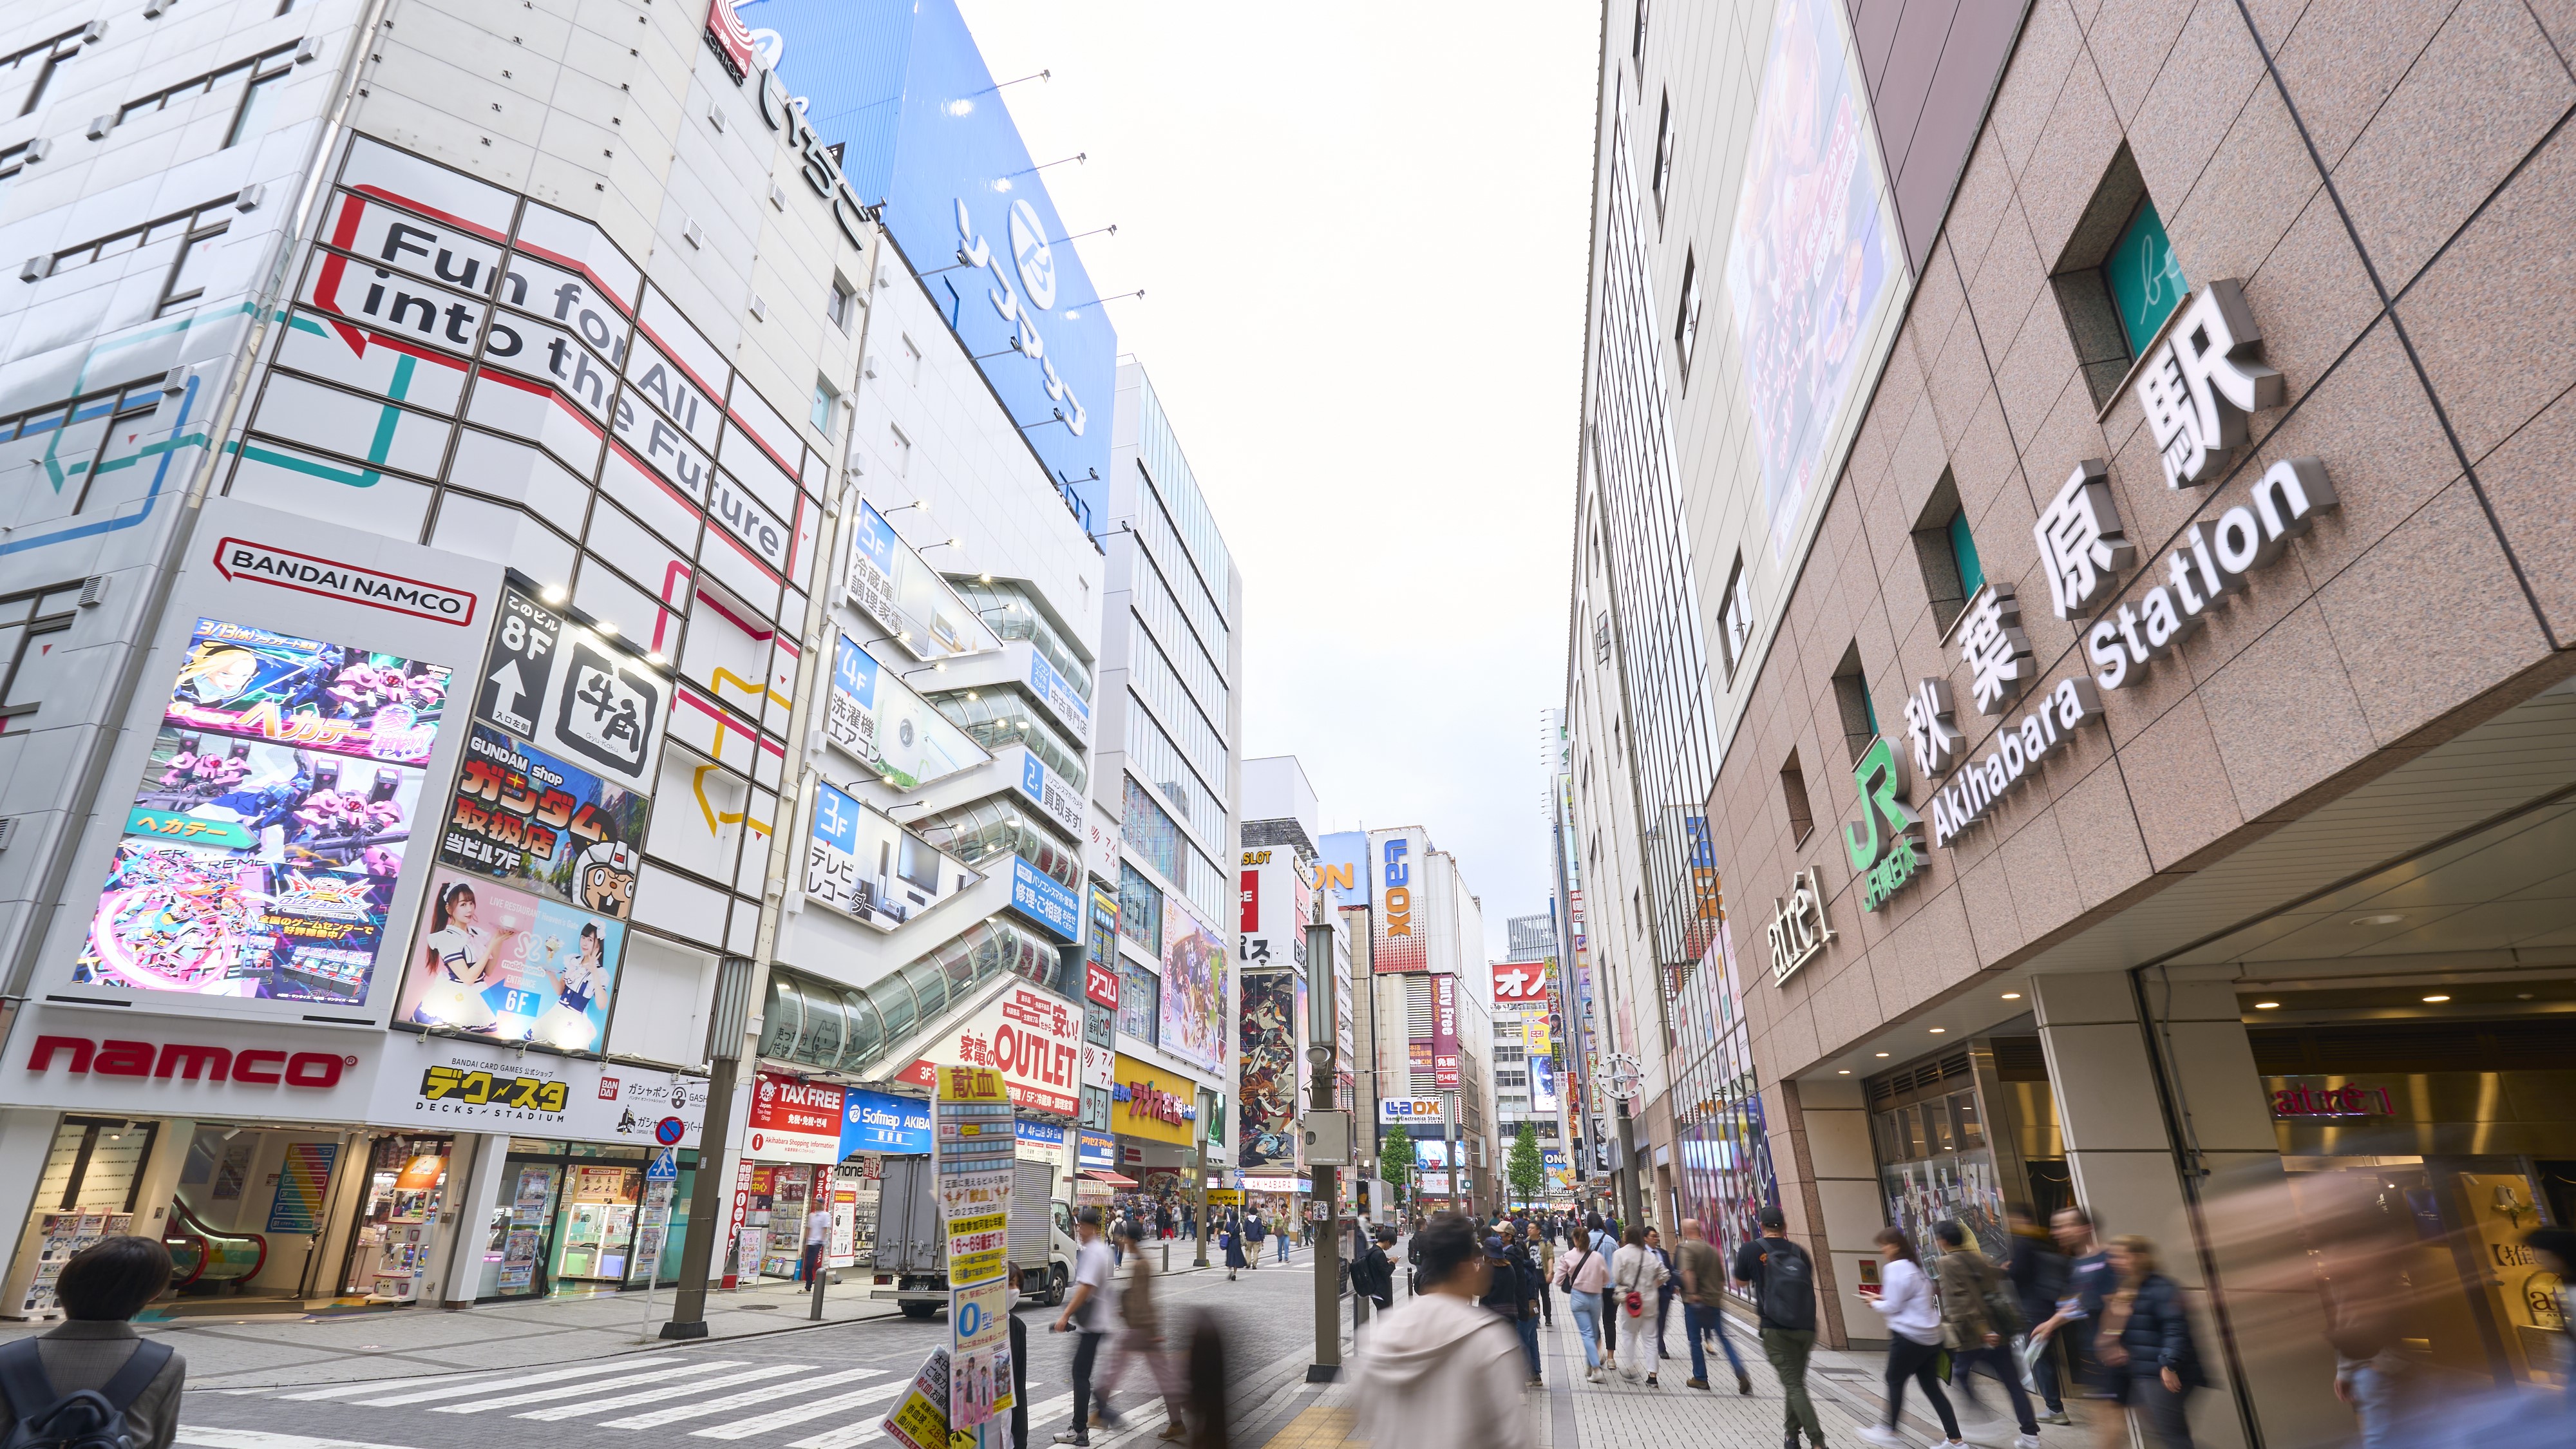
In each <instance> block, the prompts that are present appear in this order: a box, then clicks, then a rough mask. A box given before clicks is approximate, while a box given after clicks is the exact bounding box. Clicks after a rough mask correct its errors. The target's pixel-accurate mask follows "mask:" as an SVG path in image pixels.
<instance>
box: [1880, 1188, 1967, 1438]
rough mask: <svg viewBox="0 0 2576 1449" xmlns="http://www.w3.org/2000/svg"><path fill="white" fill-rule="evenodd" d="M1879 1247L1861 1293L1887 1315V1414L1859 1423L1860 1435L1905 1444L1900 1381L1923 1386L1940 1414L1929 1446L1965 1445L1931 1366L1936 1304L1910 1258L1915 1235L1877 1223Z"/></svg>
mask: <svg viewBox="0 0 2576 1449" xmlns="http://www.w3.org/2000/svg"><path fill="white" fill-rule="evenodd" d="M1875 1241H1876V1242H1877V1244H1878V1246H1879V1248H1880V1250H1881V1252H1882V1262H1881V1265H1880V1267H1879V1270H1878V1283H1877V1286H1875V1287H1872V1286H1871V1285H1869V1284H1866V1283H1864V1284H1862V1285H1861V1289H1860V1295H1861V1298H1862V1299H1863V1300H1864V1301H1865V1302H1867V1303H1868V1304H1869V1305H1870V1306H1871V1307H1873V1308H1875V1309H1877V1310H1878V1312H1879V1316H1880V1317H1882V1318H1885V1319H1886V1320H1887V1418H1886V1420H1885V1421H1884V1422H1882V1423H1880V1424H1876V1425H1872V1426H1868V1427H1865V1428H1863V1429H1862V1430H1861V1431H1860V1436H1861V1437H1862V1438H1864V1439H1867V1440H1868V1441H1869V1442H1871V1443H1872V1444H1877V1445H1881V1446H1884V1449H1908V1444H1909V1441H1907V1440H1905V1439H1904V1438H1901V1437H1900V1436H1899V1435H1898V1434H1897V1430H1896V1426H1897V1423H1898V1422H1899V1420H1900V1419H1901V1418H1902V1416H1903V1415H1904V1412H1905V1385H1906V1383H1907V1382H1908V1381H1909V1380H1911V1381H1912V1382H1914V1383H1917V1384H1920V1385H1922V1386H1923V1396H1924V1397H1925V1398H1927V1399H1930V1400H1931V1401H1932V1412H1933V1413H1935V1414H1937V1415H1939V1416H1940V1419H1941V1436H1942V1437H1941V1442H1940V1443H1939V1444H1937V1445H1935V1446H1934V1449H1965V1445H1966V1444H1967V1441H1966V1440H1964V1439H1962V1438H1960V1437H1959V1416H1958V1414H1957V1412H1956V1411H1954V1410H1953V1409H1951V1407H1950V1397H1949V1395H1947V1394H1944V1393H1942V1392H1941V1383H1940V1380H1938V1379H1936V1378H1934V1377H1933V1376H1932V1365H1933V1364H1934V1363H1936V1362H1937V1361H1939V1359H1940V1357H1941V1347H1942V1344H1941V1305H1940V1304H1939V1303H1938V1302H1937V1301H1935V1300H1934V1298H1933V1296H1932V1280H1931V1279H1930V1278H1927V1277H1925V1276H1924V1273H1923V1269H1922V1267H1921V1266H1920V1265H1919V1264H1918V1263H1916V1261H1915V1253H1914V1240H1913V1239H1912V1238H1909V1237H1907V1236H1906V1235H1905V1230H1904V1229H1903V1228H1881V1229H1879V1230H1878V1237H1877V1238H1876V1240H1875Z"/></svg>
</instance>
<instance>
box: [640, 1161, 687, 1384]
mask: <svg viewBox="0 0 2576 1449" xmlns="http://www.w3.org/2000/svg"><path fill="white" fill-rule="evenodd" d="M679 1183H680V1149H678V1148H676V1147H665V1148H663V1149H662V1150H661V1151H659V1152H656V1153H654V1154H653V1161H652V1162H651V1163H650V1164H649V1165H647V1166H646V1167H645V1169H644V1204H645V1206H644V1216H645V1219H646V1226H653V1225H654V1224H653V1223H652V1222H651V1219H652V1216H653V1214H654V1213H655V1212H656V1211H657V1210H658V1211H659V1212H660V1213H661V1215H662V1221H661V1223H660V1224H659V1227H660V1231H659V1232H658V1233H656V1234H655V1235H654V1237H653V1263H652V1266H651V1267H649V1268H647V1269H645V1270H644V1326H643V1333H642V1338H643V1341H644V1342H646V1343H650V1342H652V1341H653V1290H654V1289H655V1288H657V1287H659V1286H660V1285H661V1282H662V1248H663V1245H664V1244H665V1243H667V1242H668V1241H669V1240H670V1233H671V1198H672V1196H673V1195H674V1194H675V1193H677V1191H678V1190H679ZM656 1199H658V1200H659V1201H658V1203H657V1202H656ZM637 1236H638V1237H641V1236H643V1234H642V1232H641V1231H640V1230H639V1231H638V1233H637Z"/></svg>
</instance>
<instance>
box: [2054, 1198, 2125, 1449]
mask: <svg viewBox="0 0 2576 1449" xmlns="http://www.w3.org/2000/svg"><path fill="white" fill-rule="evenodd" d="M2048 1231H2049V1235H2050V1236H2051V1237H2053V1238H2055V1239H2056V1240H2057V1247H2058V1251H2059V1252H2061V1253H2064V1254H2065V1255H2066V1257H2067V1260H2068V1261H2067V1264H2066V1291H2065V1293H2064V1295H2063V1296H2061V1297H2060V1298H2059V1299H2058V1302H2057V1311H2056V1312H2055V1313H2054V1314H2051V1315H2050V1316H2049V1318H2048V1319H2047V1320H2046V1321H2045V1322H2043V1323H2041V1324H2040V1325H2039V1326H2038V1327H2037V1328H2034V1329H2032V1330H2031V1331H2030V1336H2031V1337H2032V1338H2034V1339H2038V1340H2040V1341H2042V1342H2045V1343H2049V1344H2061V1343H2062V1344H2063V1345H2064V1346H2065V1350H2066V1358H2067V1362H2068V1364H2069V1365H2070V1366H2071V1367H2072V1368H2073V1370H2074V1374H2075V1382H2076V1384H2077V1385H2078V1386H2079V1387H2081V1388H2082V1389H2084V1390H2085V1392H2086V1393H2087V1394H2089V1395H2090V1396H2091V1397H2093V1398H2095V1399H2107V1400H2109V1401H2110V1405H2109V1407H2108V1408H2107V1409H2106V1410H2105V1411H2104V1412H2101V1413H2098V1414H2095V1415H2093V1416H2092V1417H2093V1420H2094V1425H2093V1428H2094V1438H2095V1440H2096V1441H2097V1442H2098V1443H2099V1444H2100V1445H2102V1446H2103V1449H2126V1446H2127V1444H2128V1442H2129V1430H2128V1425H2127V1422H2126V1420H2125V1419H2124V1417H2123V1415H2122V1412H2121V1408H2120V1406H2121V1404H2122V1403H2124V1402H2125V1400H2124V1399H2123V1398H2122V1397H2121V1396H2122V1394H2123V1393H2125V1391H2126V1384H2127V1376H2126V1375H2124V1374H2121V1373H2118V1372H2115V1371H2113V1370H2112V1369H2110V1368H2108V1367H2107V1366H2105V1365H2104V1364H2103V1363H2102V1362H2101V1360H2100V1359H2099V1358H2098V1357H2097V1356H2096V1354H2095V1353H2094V1345H2095V1341H2096V1339H2097V1337H2098V1334H2097V1329H2098V1328H2099V1326H2100V1320H2101V1316H2102V1305H2103V1304H2104V1303H2105V1302H2106V1301H2108V1300H2109V1298H2110V1296H2111V1291H2112V1289H2113V1288H2114V1287H2115V1286H2116V1283H2117V1280H2116V1278H2115V1276H2114V1274H2113V1270H2112V1267H2111V1252H2110V1249H2108V1248H2106V1247H2104V1246H2103V1245H2102V1241H2101V1239H2100V1238H2099V1237H2098V1236H2097V1235H2096V1233H2095V1230H2094V1225H2093V1215H2092V1214H2091V1213H2089V1212H2087V1211H2085V1210H2084V1209H2083V1208H2080V1207H2063V1208H2059V1209H2058V1210H2057V1214H2056V1216H2055V1217H2053V1218H2051V1219H2050V1220H2049V1225H2048Z"/></svg>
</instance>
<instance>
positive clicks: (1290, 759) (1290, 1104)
mask: <svg viewBox="0 0 2576 1449" xmlns="http://www.w3.org/2000/svg"><path fill="white" fill-rule="evenodd" d="M1242 813H1243V817H1244V818H1243V856H1242V875H1241V897H1242V918H1241V921H1240V922H1239V924H1238V929H1239V931H1240V934H1239V935H1238V937H1237V942H1238V948H1239V949H1238V950H1237V953H1236V959H1237V960H1239V961H1240V962H1241V963H1242V966H1243V1002H1244V1006H1243V1016H1242V1022H1241V1029H1240V1038H1241V1043H1242V1063H1243V1065H1242V1068H1241V1071H1240V1073H1239V1078H1240V1085H1241V1092H1240V1096H1241V1100H1242V1110H1241V1111H1240V1113H1239V1114H1238V1116H1239V1119H1240V1120H1239V1124H1238V1126H1237V1129H1236V1144H1237V1155H1236V1164H1237V1166H1238V1167H1239V1168H1240V1170H1241V1171H1242V1173H1243V1186H1244V1189H1245V1190H1246V1191H1247V1192H1250V1193H1253V1194H1255V1195H1256V1196H1258V1195H1262V1194H1267V1195H1269V1196H1270V1197H1271V1198H1273V1199H1275V1200H1277V1204H1276V1205H1279V1206H1293V1205H1294V1204H1292V1203H1290V1202H1288V1201H1287V1200H1288V1199H1290V1198H1293V1197H1294V1196H1296V1195H1298V1194H1303V1193H1307V1192H1309V1191H1311V1190H1312V1189H1311V1175H1310V1174H1309V1173H1308V1172H1307V1163H1306V1160H1305V1155H1304V1154H1305V1147H1304V1139H1303V1136H1302V1133H1301V1130H1300V1124H1301V1123H1302V1122H1303V1120H1304V1118H1305V1116H1306V1114H1307V1112H1308V1111H1309V1110H1311V1108H1312V1106H1313V1103H1314V1100H1315V1098H1314V1086H1315V1070H1316V1068H1315V1064H1314V1063H1313V1061H1312V1060H1311V1058H1310V1057H1309V1056H1308V1052H1309V1051H1310V1050H1311V1049H1312V1048H1313V1047H1315V1046H1316V1045H1318V1044H1319V1043H1318V1042H1317V1040H1316V1037H1315V1032H1314V1020H1313V1012H1314V1009H1315V1008H1316V1006H1317V1005H1318V1004H1319V1003H1318V1002H1317V1001H1316V998H1315V993H1317V992H1330V993H1332V999H1333V1003H1334V1013H1333V1018H1332V1020H1333V1032H1332V1037H1331V1040H1330V1041H1329V1042H1327V1043H1323V1044H1326V1045H1330V1046H1331V1047H1332V1048H1333V1057H1332V1061H1331V1064H1330V1066H1329V1067H1328V1068H1327V1069H1326V1070H1327V1071H1328V1072H1329V1074H1330V1075H1329V1078H1328V1080H1329V1082H1330V1084H1331V1086H1332V1092H1333V1098H1332V1099H1333V1103H1334V1105H1335V1106H1336V1107H1337V1108H1338V1109H1340V1110H1342V1111H1349V1110H1350V1108H1351V1097H1352V1084H1353V1078H1352V1066H1353V1061H1352V1056H1351V1044H1352V1025H1351V1009H1350V1008H1351V1000H1352V997H1351V956H1350V942H1349V941H1348V939H1347V938H1346V937H1345V936H1344V934H1343V923H1342V921H1341V919H1340V917H1339V915H1338V913H1334V912H1329V911H1328V912H1326V913H1325V914H1324V919H1323V922H1322V923H1323V924H1324V925H1327V926H1329V927H1331V928H1332V931H1333V934H1332V937H1331V940H1332V950H1331V953H1330V957H1329V959H1318V958H1317V956H1316V955H1315V953H1314V950H1313V948H1312V946H1311V945H1310V943H1309V941H1308V937H1307V927H1308V925H1309V923H1311V922H1313V921H1314V920H1315V903H1316V894H1317V891H1318V890H1319V889H1320V888H1321V887H1322V885H1323V871H1322V869H1321V868H1320V864H1319V846H1318V843H1317V837H1318V835H1319V834H1320V831H1321V828H1322V826H1321V820H1322V816H1321V813H1320V811H1319V810H1318V809H1317V804H1316V798H1315V790H1314V787H1313V786H1312V785H1311V784H1309V783H1308V782H1307V779H1306V772H1305V767H1304V766H1303V765H1301V764H1300V763H1299V762H1298V760H1297V757H1296V756H1294V755H1270V756H1266V757H1263V758H1261V759H1255V760H1246V761H1244V763H1243V810H1242Z"/></svg>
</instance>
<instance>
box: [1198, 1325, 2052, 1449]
mask: <svg viewBox="0 0 2576 1449" xmlns="http://www.w3.org/2000/svg"><path fill="white" fill-rule="evenodd" d="M1399 1302H1400V1300H1399ZM1730 1327H1731V1336H1732V1338H1733V1341H1734V1343H1735V1347H1736V1351H1737V1352H1738V1353H1741V1354H1743V1355H1744V1356H1745V1364H1746V1369H1747V1371H1748V1373H1749V1374H1750V1376H1751V1378H1752V1380H1753V1392H1752V1393H1751V1394H1749V1395H1739V1394H1737V1393H1736V1392H1735V1384H1734V1376H1733V1375H1732V1374H1731V1373H1729V1372H1728V1371H1727V1368H1726V1363H1725V1359H1724V1356H1723V1355H1722V1354H1720V1353H1718V1352H1716V1351H1715V1349H1714V1348H1712V1349H1711V1350H1710V1353H1709V1357H1710V1366H1709V1367H1710V1373H1711V1379H1710V1382H1711V1383H1713V1384H1714V1385H1716V1389H1715V1391H1714V1392H1708V1393H1703V1392H1701V1391H1699V1390H1696V1389H1685V1388H1683V1387H1682V1382H1683V1380H1685V1379H1687V1378H1689V1377H1690V1347H1689V1345H1688V1343H1686V1342H1685V1341H1684V1340H1683V1338H1682V1330H1681V1315H1680V1314H1678V1313H1676V1314H1674V1315H1673V1317H1672V1321H1671V1323H1670V1324H1669V1325H1668V1332H1667V1338H1666V1343H1667V1345H1668V1346H1669V1347H1670V1348H1673V1349H1678V1350H1679V1351H1680V1361H1679V1362H1678V1363H1676V1362H1675V1361H1674V1360H1673V1359H1671V1358H1669V1357H1668V1358H1666V1359H1665V1360H1664V1363H1663V1365H1662V1372H1661V1373H1659V1374H1658V1376H1657V1377H1658V1378H1659V1379H1660V1380H1661V1381H1662V1385H1663V1386H1662V1387H1661V1388H1648V1387H1646V1386H1645V1385H1644V1384H1643V1383H1635V1384H1632V1383H1629V1382H1627V1381H1626V1380H1624V1379H1621V1378H1618V1377H1616V1376H1615V1375H1613V1376H1612V1377H1610V1378H1609V1379H1607V1380H1606V1381H1605V1382H1602V1383H1598V1384H1594V1383H1587V1382H1585V1381H1584V1378H1583V1344H1582V1340H1581V1339H1580V1338H1579V1337H1578V1336H1577V1335H1576V1333H1575V1329H1574V1321H1573V1318H1572V1316H1571V1315H1567V1314H1559V1315H1558V1316H1557V1320H1556V1322H1555V1324H1554V1325H1552V1326H1545V1327H1542V1328H1541V1329H1540V1330H1539V1352H1540V1357H1541V1360H1542V1363H1543V1366H1544V1370H1545V1374H1546V1378H1547V1386H1546V1388H1545V1389H1543V1390H1541V1389H1532V1390H1529V1391H1528V1392H1527V1394H1526V1395H1525V1397H1524V1400H1523V1403H1524V1405H1525V1407H1526V1409H1527V1412H1528V1414H1529V1416H1530V1417H1529V1425H1530V1439H1531V1443H1532V1444H1533V1445H1534V1446H1536V1449H1708V1446H1710V1445H1712V1444H1715V1445H1723V1446H1730V1449H1731V1446H1743V1449H1768V1446H1770V1445H1774V1444H1777V1443H1779V1442H1780V1439H1781V1431H1782V1420H1783V1417H1784V1404H1783V1400H1782V1396H1781V1393H1780V1385H1779V1381H1778V1379H1777V1378H1776V1376H1774V1375H1773V1373H1772V1371H1771V1367H1770V1365H1769V1364H1768V1363H1766V1362H1764V1361H1763V1359H1762V1355H1761V1348H1760V1345H1759V1344H1758V1343H1756V1342H1755V1341H1754V1338H1753V1334H1752V1332H1751V1330H1750V1328H1749V1327H1746V1326H1743V1325H1741V1324H1740V1323H1737V1324H1731V1325H1730ZM1881 1363H1882V1360H1881V1358H1880V1356H1879V1355H1877V1354H1875V1353H1836V1352H1832V1351H1829V1350H1820V1351H1818V1352H1817V1354H1816V1355H1815V1357H1814V1358H1813V1359H1812V1360H1811V1361H1810V1363H1809V1368H1808V1392H1809V1396H1810V1397H1811V1398H1813V1399H1814V1401H1815V1405H1816V1414H1817V1417H1818V1418H1819V1419H1820V1420H1821V1421H1822V1423H1823V1425H1824V1430H1825V1440H1826V1442H1827V1443H1828V1444H1830V1445H1838V1446H1839V1445H1850V1446H1854V1449H1858V1446H1860V1445H1861V1444H1862V1443H1863V1441H1862V1440H1861V1438H1860V1436H1859V1434H1858V1432H1857V1431H1858V1429H1859V1427H1860V1426H1861V1425H1862V1424H1864V1423H1875V1422H1877V1420H1878V1418H1879V1415H1880V1413H1881V1412H1882V1410H1883V1407H1884V1403H1885V1401H1884V1399H1883V1398H1882V1397H1881V1395H1880V1367H1881ZM1982 1396H1983V1398H1984V1401H1985V1408H1986V1410H1987V1417H1984V1418H1979V1417H1978V1416H1977V1415H1976V1413H1975V1411H1974V1410H1972V1409H1968V1408H1965V1407H1962V1408H1961V1411H1960V1417H1961V1421H1962V1429H1963V1432H1964V1434H1965V1436H1966V1437H1967V1439H1968V1440H1969V1441H1970V1442H1971V1443H1976V1444H1984V1445H2004V1444H2009V1443H2010V1442H2011V1439H2012V1434H2013V1426H2012V1424H2011V1422H2010V1421H2009V1420H2008V1419H2003V1418H1998V1417H1993V1415H1994V1414H1995V1412H1996V1411H1997V1409H1998V1407H1999V1405H2000V1401H2001V1397H2002V1396H2001V1393H2000V1391H1999V1390H1998V1389H1997V1387H1996V1386H1995V1385H1993V1384H1991V1383H1988V1384H1986V1385H1985V1386H1984V1387H1983V1390H1982ZM1951 1398H1952V1402H1953V1403H1954V1404H1956V1403H1957V1402H1958V1395H1957V1394H1956V1393H1955V1392H1954V1393H1953V1394H1952V1395H1951ZM1353 1404H1354V1401H1353V1395H1352V1390H1351V1387H1350V1384H1349V1382H1348V1381H1347V1380H1344V1381H1343V1382H1340V1383H1334V1384H1329V1385H1295V1386H1291V1387H1289V1388H1286V1389H1283V1390H1281V1391H1280V1393H1279V1394H1278V1395H1277V1396H1276V1397H1275V1398H1274V1399H1273V1400H1272V1401H1271V1402H1269V1403H1267V1404H1264V1405H1261V1406H1259V1407H1258V1408H1257V1409H1255V1410H1254V1411H1253V1412H1250V1413H1244V1414H1242V1415H1241V1419H1242V1421H1244V1428H1245V1430H1246V1431H1247V1432H1244V1433H1242V1434H1241V1435H1240V1437H1239V1442H1240V1443H1241V1444H1242V1445H1243V1446H1244V1449H1373V1446H1368V1445H1367V1444H1366V1443H1365V1441H1362V1440H1358V1439H1354V1438H1352V1437H1351V1433H1352V1424H1353V1418H1354V1407H1353ZM1243 1407H1246V1408H1250V1407H1252V1406H1243ZM1904 1427H1905V1433H1906V1438H1907V1439H1908V1440H1909V1441H1910V1442H1911V1443H1913V1444H1916V1445H1926V1444H1930V1443H1933V1442H1935V1441H1937V1440H1938V1439H1939V1438H1940V1437H1941V1436H1940V1429H1939V1425H1938V1423H1937V1422H1936V1421H1935V1420H1934V1419H1933V1418H1932V1417H1931V1416H1930V1414H1929V1412H1928V1411H1927V1410H1926V1409H1925V1407H1924V1406H1923V1404H1922V1403H1921V1396H1920V1395H1919V1394H1918V1395H1911V1396H1909V1398H1908V1402H1907V1404H1906V1414H1905V1425H1904ZM2040 1442H2041V1444H2042V1445H2043V1446H2045V1449H2082V1446H2085V1445H2088V1444H2089V1443H2090V1442H2091V1436H2090V1434H2089V1433H2088V1432H2087V1431H2086V1430H2084V1429H2083V1428H2081V1427H2077V1428H2064V1427H2046V1426H2044V1427H2043V1428H2042V1431H2041V1438H2040Z"/></svg>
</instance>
